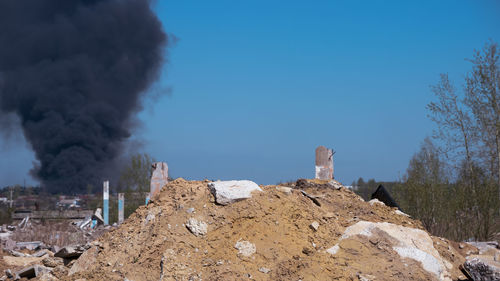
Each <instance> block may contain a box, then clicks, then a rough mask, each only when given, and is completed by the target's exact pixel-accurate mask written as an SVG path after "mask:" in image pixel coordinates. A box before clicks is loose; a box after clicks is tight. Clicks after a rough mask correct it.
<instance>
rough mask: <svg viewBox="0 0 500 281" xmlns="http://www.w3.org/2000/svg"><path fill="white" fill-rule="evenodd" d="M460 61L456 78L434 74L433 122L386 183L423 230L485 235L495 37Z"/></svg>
mask: <svg viewBox="0 0 500 281" xmlns="http://www.w3.org/2000/svg"><path fill="white" fill-rule="evenodd" d="M467 61H469V62H470V63H471V68H470V71H468V72H467V73H466V74H465V75H464V80H463V81H461V84H456V83H454V82H453V81H451V79H450V78H449V76H448V74H441V75H440V77H439V81H438V82H437V83H436V84H435V85H432V86H431V91H432V92H433V93H434V96H435V97H434V100H433V101H431V102H430V103H429V104H428V105H427V109H428V112H429V114H428V116H429V118H430V119H431V120H432V121H433V122H434V123H435V125H436V126H435V127H436V129H435V130H434V132H433V135H432V137H427V138H426V139H424V140H423V142H422V145H421V147H420V149H419V151H418V152H417V153H415V155H413V157H412V158H411V160H410V162H409V165H408V169H407V171H406V173H405V175H404V176H403V178H401V179H400V180H399V182H397V183H394V184H393V185H392V186H391V187H390V190H391V191H392V193H393V196H394V197H395V199H396V201H397V202H398V204H399V205H400V207H401V208H402V209H403V211H405V212H406V213H408V214H410V215H411V216H412V217H414V218H416V219H419V220H421V221H422V223H423V224H424V226H425V227H426V228H427V229H428V230H429V231H430V232H431V233H433V234H435V235H439V236H444V237H447V238H450V239H453V240H458V241H461V240H488V239H492V238H493V237H494V235H495V234H496V233H498V232H499V231H500V215H499V214H500V212H499V208H500V70H499V54H498V45H497V43H495V42H492V41H490V42H487V43H486V44H485V46H484V47H483V48H482V49H480V50H476V51H474V53H473V56H472V58H471V59H468V60H467ZM358 192H359V193H362V192H363V191H358ZM364 192H365V193H366V191H364ZM364 196H366V195H364Z"/></svg>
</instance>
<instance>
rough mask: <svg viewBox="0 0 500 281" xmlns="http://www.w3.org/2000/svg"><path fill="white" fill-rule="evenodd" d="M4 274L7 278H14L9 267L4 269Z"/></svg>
mask: <svg viewBox="0 0 500 281" xmlns="http://www.w3.org/2000/svg"><path fill="white" fill-rule="evenodd" d="M5 275H6V276H7V277H9V278H14V274H12V270H10V269H7V270H5Z"/></svg>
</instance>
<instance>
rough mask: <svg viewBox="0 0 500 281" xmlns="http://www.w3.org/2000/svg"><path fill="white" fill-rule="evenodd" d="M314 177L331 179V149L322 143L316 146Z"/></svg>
mask: <svg viewBox="0 0 500 281" xmlns="http://www.w3.org/2000/svg"><path fill="white" fill-rule="evenodd" d="M316 179H320V180H331V179H333V150H332V149H328V148H326V147H324V146H322V145H321V146H318V148H316Z"/></svg>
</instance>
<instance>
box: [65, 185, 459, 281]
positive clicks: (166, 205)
mask: <svg viewBox="0 0 500 281" xmlns="http://www.w3.org/2000/svg"><path fill="white" fill-rule="evenodd" d="M208 183H209V181H186V180H184V179H177V180H175V181H173V182H171V183H169V184H168V185H167V186H165V187H164V188H163V189H162V191H161V193H160V194H159V196H158V197H157V198H156V199H155V200H153V201H152V202H151V203H150V204H149V205H148V206H143V207H140V208H139V209H138V210H137V211H136V212H135V213H134V214H133V215H131V216H130V217H129V218H128V219H127V220H126V221H125V222H124V223H123V224H122V225H121V226H120V227H119V228H118V229H115V230H112V231H110V232H108V233H106V234H104V235H103V236H102V237H101V238H100V239H99V240H98V241H96V242H94V243H93V244H94V245H95V246H94V247H93V248H92V249H93V250H92V251H93V252H92V254H88V255H84V256H82V257H81V258H80V259H79V260H78V261H77V263H76V264H79V263H80V264H81V265H79V268H78V270H73V271H74V272H76V273H75V274H73V275H71V276H70V277H67V278H68V279H71V280H76V279H80V278H85V279H87V280H124V279H125V278H126V279H128V280H134V281H137V280H332V279H337V280H436V279H437V278H436V277H435V276H434V275H432V274H431V273H429V272H428V271H426V270H425V269H424V267H423V266H422V263H421V262H420V261H418V260H415V259H412V258H408V257H405V258H403V257H402V256H400V255H399V254H398V253H397V252H396V251H395V250H394V249H393V248H391V247H388V245H389V244H388V243H389V242H393V241H389V240H390V239H389V238H387V237H386V236H380V235H379V236H376V237H375V236H374V237H370V236H363V235H356V236H354V237H351V239H344V240H342V239H343V238H345V236H344V237H343V234H344V232H345V231H346V228H348V227H349V226H352V225H355V224H356V223H358V222H361V221H366V222H388V223H391V224H394V225H397V226H404V227H409V228H415V229H421V230H423V227H422V224H421V223H420V222H419V221H415V220H413V219H411V218H409V217H408V216H406V215H405V214H402V213H397V212H396V210H397V209H396V208H389V207H387V206H385V205H383V204H370V203H368V202H364V201H363V200H362V199H361V197H359V196H358V195H356V194H354V193H353V192H352V191H350V190H348V189H346V188H344V187H341V185H340V184H339V183H337V182H333V184H332V182H324V181H317V180H306V181H300V182H299V184H297V186H296V187H295V188H293V189H290V188H288V187H282V186H261V188H262V190H263V191H262V192H260V191H258V192H253V193H252V197H251V198H249V199H245V200H241V201H237V202H235V203H232V204H230V205H227V206H222V205H217V204H215V200H214V196H213V195H212V194H211V193H210V190H209V189H208V187H207V185H208ZM337 188H338V189H337ZM372 203H373V202H372ZM188 227H189V229H188ZM402 229H404V228H402ZM425 235H427V233H425ZM375 238H376V239H375ZM391 239H392V238H391ZM375 240H377V241H375ZM340 241H342V243H340V244H339V245H340V247H341V248H342V250H341V251H338V252H336V253H335V254H332V253H330V252H329V249H331V248H332V247H333V246H334V245H336V244H338V243H339V242H340ZM431 241H432V242H431V244H432V243H433V244H434V248H435V249H436V250H437V252H439V254H438V255H440V256H441V257H442V258H443V263H444V264H445V265H446V267H447V269H446V270H447V272H449V276H448V277H449V278H451V279H453V280H457V279H459V278H463V276H461V272H460V271H459V270H458V266H459V265H460V264H462V263H463V262H464V261H465V259H464V258H463V256H462V255H461V254H460V252H459V251H458V250H457V249H455V247H454V246H457V245H456V244H455V245H454V244H452V243H450V242H449V241H447V240H445V239H442V238H437V237H432V240H431ZM417 242H418V241H417ZM417 244H418V243H417ZM431 247H432V245H431ZM457 247H458V246H457ZM462 250H463V249H462ZM85 259H87V260H85ZM88 259H90V262H89V260H88ZM78 271H79V272H78ZM363 278H365V279H363Z"/></svg>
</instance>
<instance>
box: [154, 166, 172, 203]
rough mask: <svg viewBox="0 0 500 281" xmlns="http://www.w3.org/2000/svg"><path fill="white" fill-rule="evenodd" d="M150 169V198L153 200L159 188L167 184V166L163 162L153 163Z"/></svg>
mask: <svg viewBox="0 0 500 281" xmlns="http://www.w3.org/2000/svg"><path fill="white" fill-rule="evenodd" d="M152 169H153V172H152V174H151V189H150V196H151V198H152V199H154V197H155V195H156V194H158V193H160V190H161V188H162V187H163V186H165V185H166V184H167V183H168V165H167V163H165V162H155V163H153V165H152Z"/></svg>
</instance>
